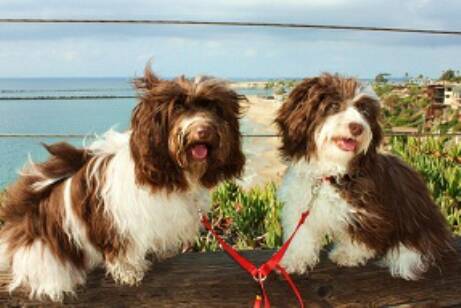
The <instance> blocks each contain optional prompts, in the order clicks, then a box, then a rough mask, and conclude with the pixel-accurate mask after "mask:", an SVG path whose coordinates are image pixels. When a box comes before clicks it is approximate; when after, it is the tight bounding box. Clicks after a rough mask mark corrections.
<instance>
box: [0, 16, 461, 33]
mask: <svg viewBox="0 0 461 308" xmlns="http://www.w3.org/2000/svg"><path fill="white" fill-rule="evenodd" d="M0 23H4V24H5V23H46V24H52V23H58V24H133V25H139V24H145V25H189V26H221V27H270V28H301V29H324V30H352V31H374V32H401V33H419V34H433V35H461V31H459V30H439V29H415V28H399V27H397V28H393V27H370V26H350V25H324V24H305V23H281V22H245V21H200V20H174V19H172V20H162V19H60V18H59V19H49V18H0Z"/></svg>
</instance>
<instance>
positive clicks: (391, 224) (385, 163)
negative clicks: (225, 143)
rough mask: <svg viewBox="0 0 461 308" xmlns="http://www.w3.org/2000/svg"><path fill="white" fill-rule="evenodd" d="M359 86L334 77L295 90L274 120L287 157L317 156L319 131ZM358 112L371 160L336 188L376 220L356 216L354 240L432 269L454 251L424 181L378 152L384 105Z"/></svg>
mask: <svg viewBox="0 0 461 308" xmlns="http://www.w3.org/2000/svg"><path fill="white" fill-rule="evenodd" d="M358 86H359V82H358V81H356V80H355V79H352V78H342V77H339V76H336V75H329V74H323V75H321V76H320V77H316V78H310V79H305V80H304V81H303V82H301V83H300V84H299V85H298V86H296V87H295V88H294V89H293V91H292V92H291V93H290V95H289V97H288V99H287V101H286V102H284V104H283V105H282V107H281V108H280V110H279V111H278V114H277V118H276V119H275V123H276V124H277V126H278V128H279V131H280V133H281V135H282V146H281V148H280V151H281V154H282V156H283V157H284V158H286V159H288V160H294V161H296V160H298V159H301V158H306V159H307V160H309V159H310V158H311V157H313V156H315V155H317V153H316V146H315V141H314V133H315V130H316V129H317V127H319V126H320V125H321V124H322V123H323V122H324V121H325V119H326V118H327V117H328V116H329V115H332V114H334V113H337V112H340V111H341V110H343V109H344V108H346V106H347V104H348V102H349V101H350V99H352V98H353V97H354V95H355V91H356V88H357V87H358ZM355 106H356V107H357V109H358V110H359V111H360V112H361V113H362V114H363V115H364V116H365V118H366V119H367V121H368V123H369V125H370V127H371V130H372V134H373V139H372V142H371V144H370V147H369V148H368V150H367V152H366V154H363V153H362V154H359V155H358V156H356V157H355V158H354V159H353V160H352V161H351V163H350V165H349V167H348V172H347V175H346V176H344V177H342V178H341V179H337V180H335V181H334V183H333V185H334V186H335V187H336V189H337V190H338V191H339V193H340V195H341V196H342V197H343V198H344V199H345V200H347V201H348V203H349V204H350V205H351V206H352V207H354V208H357V209H361V210H366V212H368V213H370V214H371V215H363V214H360V213H361V211H357V214H356V216H355V221H354V222H353V224H351V225H350V227H349V232H350V234H351V235H352V238H353V239H355V240H357V241H359V242H362V243H364V244H366V245H367V246H368V247H370V248H372V249H374V250H376V251H377V252H378V253H380V254H384V253H385V252H386V251H387V250H389V249H391V248H393V247H395V246H396V245H397V244H398V243H399V242H401V243H403V244H405V245H406V246H407V247H410V248H414V249H416V250H418V251H420V252H421V253H422V254H423V255H425V256H426V258H427V259H426V260H425V261H426V262H428V263H432V262H435V261H437V260H439V259H440V258H441V256H442V255H444V253H445V252H447V251H449V250H450V249H451V242H452V235H451V234H450V232H449V230H448V227H447V224H446V221H445V219H444V218H443V216H442V215H441V213H440V211H439V210H438V208H437V205H436V204H435V203H434V202H433V201H432V199H431V197H430V193H429V191H428V189H427V187H426V186H425V184H424V181H423V179H422V177H421V176H420V175H419V174H418V173H417V172H415V171H414V170H412V169H411V168H410V167H409V166H407V165H406V164H405V163H404V162H403V161H401V160H400V159H398V158H397V157H394V156H392V155H385V154H381V153H379V152H378V148H379V146H380V144H381V141H382V138H383V137H382V135H383V134H382V130H381V127H380V125H379V121H378V120H379V104H378V103H377V102H376V101H375V100H374V99H372V98H370V97H363V98H361V99H360V100H358V101H357V102H355ZM362 213H363V211H362Z"/></svg>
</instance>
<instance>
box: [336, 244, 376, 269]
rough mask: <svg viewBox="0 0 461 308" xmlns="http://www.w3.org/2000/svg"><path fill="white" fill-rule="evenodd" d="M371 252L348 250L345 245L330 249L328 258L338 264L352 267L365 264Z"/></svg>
mask: <svg viewBox="0 0 461 308" xmlns="http://www.w3.org/2000/svg"><path fill="white" fill-rule="evenodd" d="M371 256H372V254H371V253H367V252H365V251H358V250H357V249H355V250H349V249H348V248H347V247H341V246H340V247H336V248H334V249H333V250H332V251H330V253H329V255H328V257H329V259H330V260H331V261H332V262H333V263H335V264H336V265H338V266H344V267H354V266H361V265H365V264H366V263H367V261H368V259H369V258H370V257H371Z"/></svg>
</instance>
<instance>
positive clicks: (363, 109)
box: [355, 104, 371, 118]
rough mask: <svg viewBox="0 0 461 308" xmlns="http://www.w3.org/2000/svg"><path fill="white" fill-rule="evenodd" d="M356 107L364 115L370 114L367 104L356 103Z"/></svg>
mask: <svg viewBox="0 0 461 308" xmlns="http://www.w3.org/2000/svg"><path fill="white" fill-rule="evenodd" d="M355 107H356V108H357V110H358V111H359V112H360V113H361V114H363V115H364V116H365V117H367V118H368V117H370V116H371V110H370V108H369V107H368V106H367V104H357V105H356V106H355Z"/></svg>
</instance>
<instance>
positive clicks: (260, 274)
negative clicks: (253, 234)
mask: <svg viewBox="0 0 461 308" xmlns="http://www.w3.org/2000/svg"><path fill="white" fill-rule="evenodd" d="M308 215H309V211H305V212H303V213H302V215H301V218H300V219H299V222H298V225H297V226H296V228H295V230H294V231H293V233H292V234H291V236H290V237H289V238H288V240H287V241H286V242H285V243H284V244H283V245H282V247H281V248H280V249H279V250H278V251H277V252H276V253H275V254H274V255H273V256H272V257H271V258H270V259H269V260H267V261H266V263H264V264H263V265H261V266H260V267H256V265H254V264H253V263H252V262H251V261H250V260H248V259H246V258H245V257H243V256H242V255H240V254H239V253H238V251H237V250H235V249H234V248H232V246H230V245H229V244H227V243H226V242H225V241H224V239H223V238H222V237H221V236H220V235H219V234H217V233H216V232H215V231H214V230H213V228H212V227H211V224H210V221H209V220H208V217H207V216H206V215H201V221H202V224H203V226H204V227H205V228H206V229H207V230H208V231H209V232H210V233H211V234H213V236H214V237H215V238H216V240H217V241H218V243H219V244H220V245H221V248H222V249H223V250H224V251H225V252H226V253H227V254H228V255H229V256H230V257H231V258H232V259H234V261H235V262H236V263H237V264H238V265H240V267H241V268H243V269H244V270H245V271H247V272H248V273H249V274H250V275H251V277H252V278H253V279H254V280H255V281H256V282H257V283H258V284H259V287H260V289H261V295H262V297H261V296H259V295H256V299H255V303H254V306H253V307H254V308H261V307H264V308H270V306H271V305H270V301H269V296H268V295H267V292H266V289H265V287H264V281H265V280H266V278H267V277H268V276H269V275H270V274H271V273H272V272H273V271H274V270H277V271H278V273H279V274H280V275H282V277H283V278H284V279H285V281H286V283H287V284H288V285H289V286H290V288H291V289H292V290H293V293H294V295H295V296H296V299H297V300H298V303H299V306H300V307H301V308H304V303H303V299H302V297H301V293H300V292H299V290H298V287H297V286H296V284H295V283H294V281H293V280H292V279H291V277H290V275H289V274H288V273H287V271H286V270H285V269H284V268H283V267H282V266H281V265H280V261H281V260H282V258H283V256H284V255H285V252H286V251H287V249H288V246H290V243H291V241H292V240H293V237H294V236H295V234H296V233H297V232H298V229H299V228H300V227H301V225H302V224H303V223H304V221H305V220H306V217H307V216H308ZM261 304H263V305H264V306H261Z"/></svg>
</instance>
